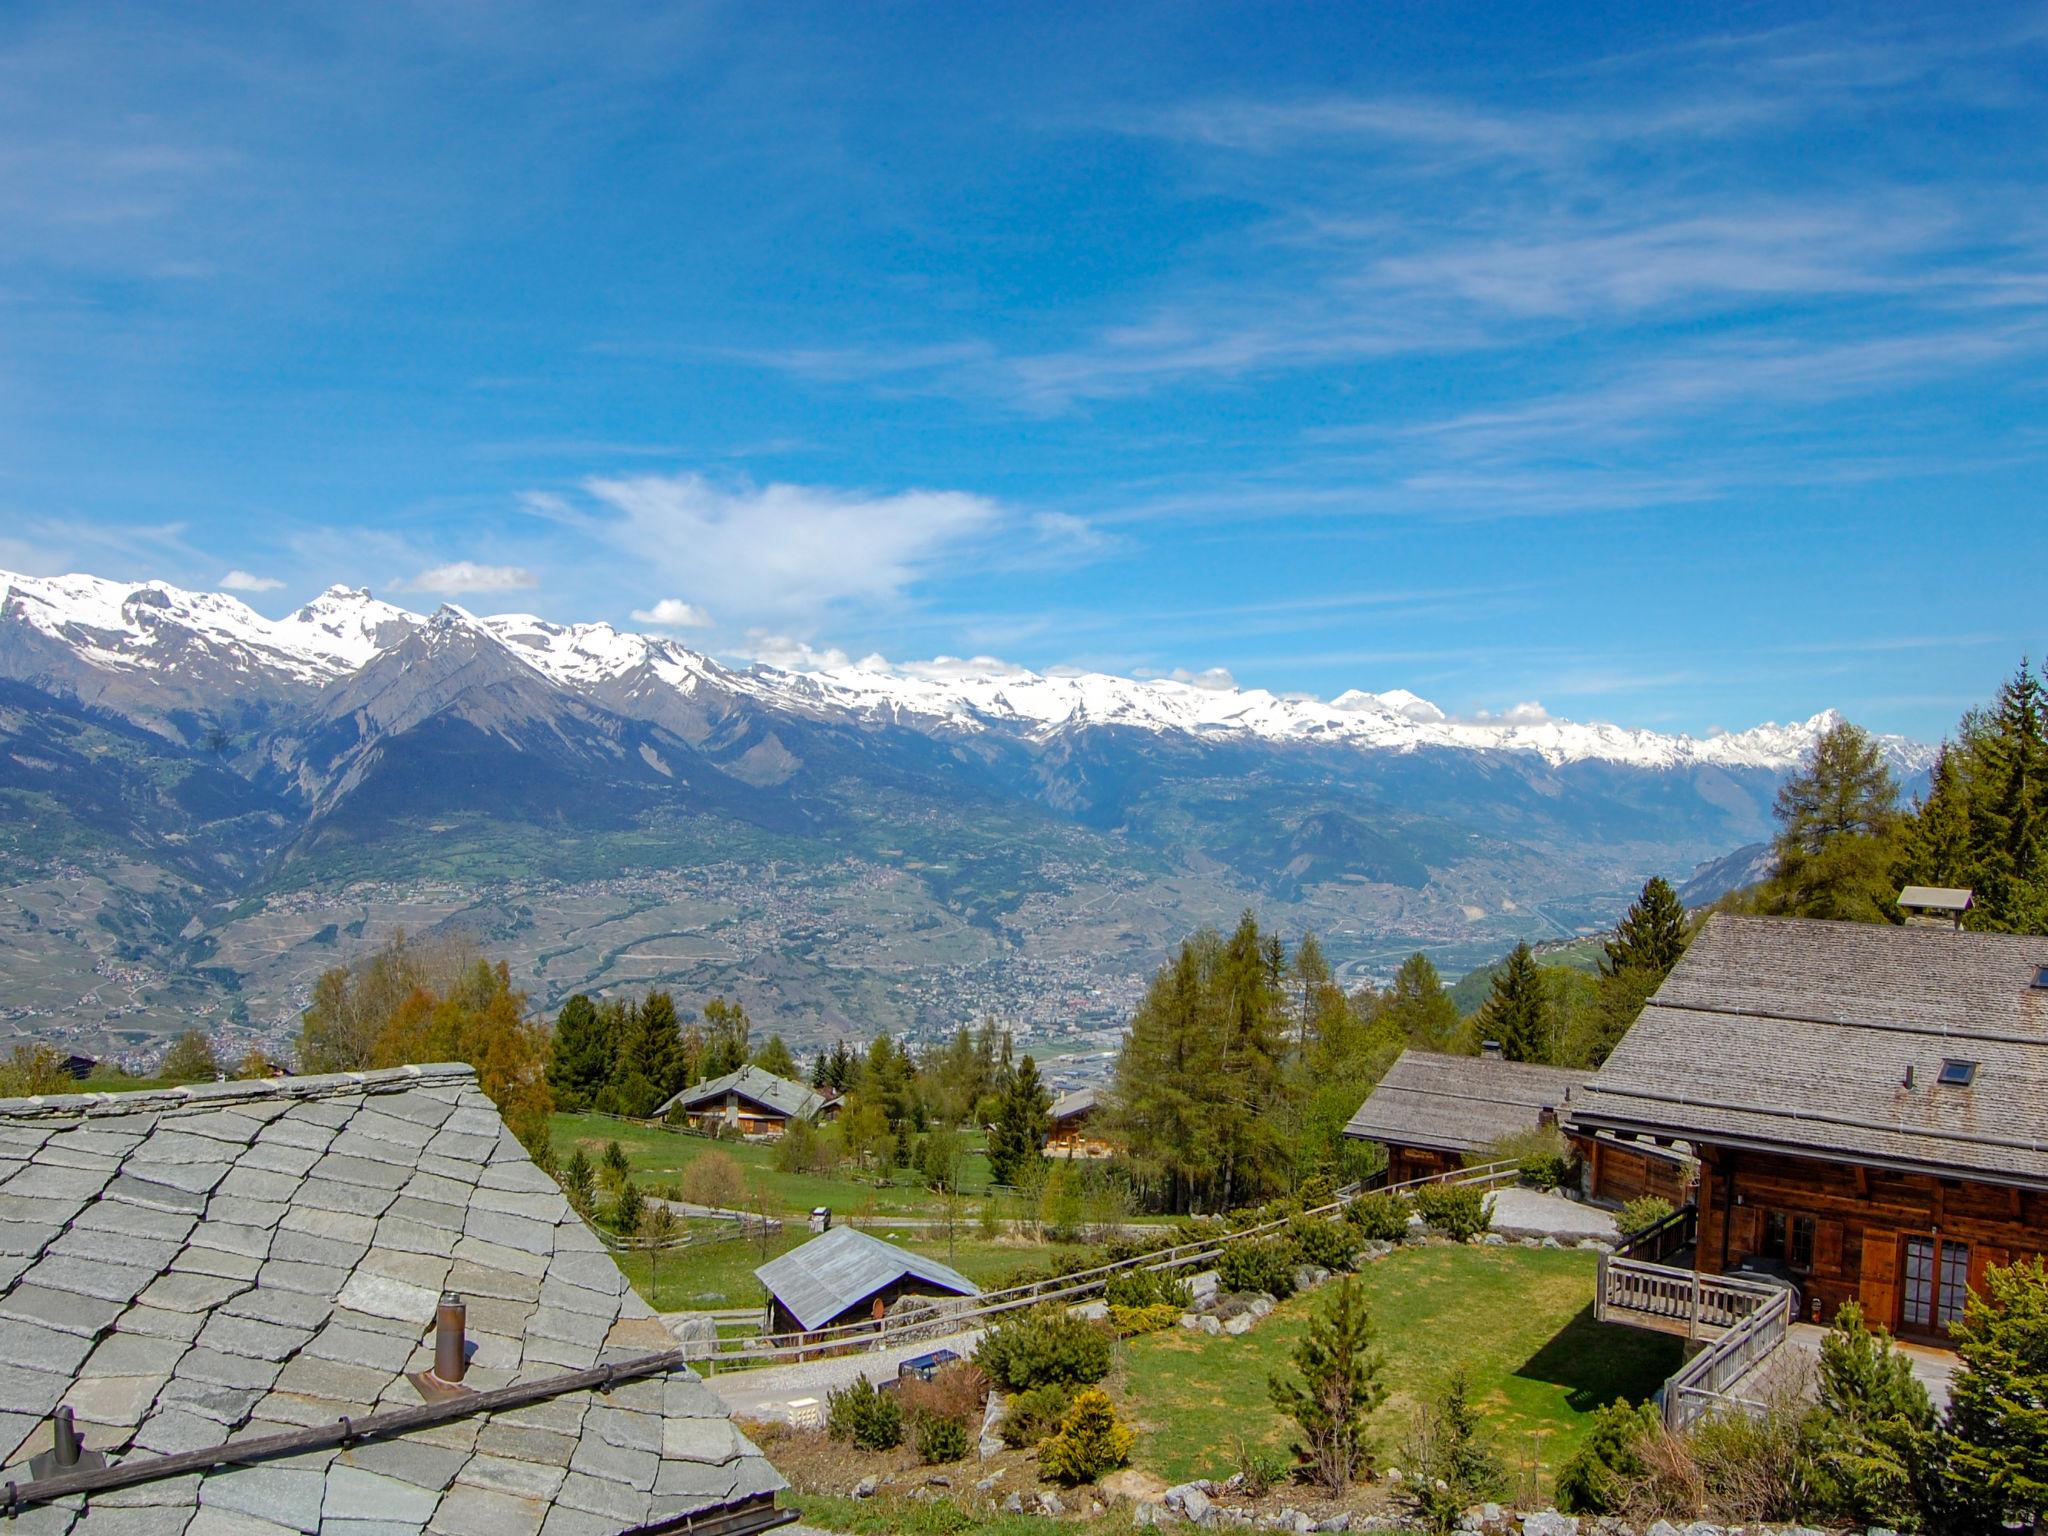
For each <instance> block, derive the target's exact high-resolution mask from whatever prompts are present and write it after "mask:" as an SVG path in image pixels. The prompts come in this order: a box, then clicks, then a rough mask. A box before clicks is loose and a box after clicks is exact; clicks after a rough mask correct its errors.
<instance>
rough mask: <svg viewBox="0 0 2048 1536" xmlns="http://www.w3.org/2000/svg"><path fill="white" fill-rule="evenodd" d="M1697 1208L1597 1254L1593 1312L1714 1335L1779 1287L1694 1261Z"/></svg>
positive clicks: (1609, 1319)
mask: <svg viewBox="0 0 2048 1536" xmlns="http://www.w3.org/2000/svg"><path fill="white" fill-rule="evenodd" d="M1698 1236H1699V1212H1698V1210H1697V1208H1695V1207H1694V1206H1691V1205H1686V1206H1683V1207H1681V1208H1680V1209H1678V1210H1676V1211H1673V1212H1672V1213H1671V1215H1669V1216H1668V1217H1666V1218H1665V1219H1664V1220H1663V1221H1660V1222H1659V1223H1657V1225H1656V1226H1654V1227H1651V1228H1649V1229H1648V1230H1647V1231H1643V1232H1639V1233H1637V1234H1636V1235H1635V1236H1634V1237H1632V1238H1630V1239H1629V1240H1628V1241H1627V1242H1626V1243H1624V1244H1622V1245H1621V1247H1619V1248H1617V1249H1616V1250H1615V1251H1614V1252H1613V1253H1611V1254H1608V1255H1606V1256H1605V1257H1603V1258H1602V1259H1601V1260H1600V1273H1599V1280H1598V1282H1597V1285H1596V1288H1595V1291H1594V1297H1593V1315H1594V1316H1595V1317H1597V1318H1598V1319H1599V1320H1600V1321H1601V1322H1603V1323H1627V1324H1629V1325H1630V1326H1632V1327H1636V1328H1650V1329H1654V1330H1656V1331H1657V1332H1659V1333H1675V1334H1678V1335H1679V1336H1680V1337H1682V1338H1687V1339H1716V1338H1719V1337H1720V1336H1721V1335H1722V1334H1724V1333H1726V1332H1728V1331H1729V1330H1730V1329H1731V1328H1735V1327H1737V1326H1738V1325H1740V1324H1741V1323H1743V1322H1745V1321H1747V1320H1748V1318H1749V1317H1750V1315H1751V1314H1752V1313H1754V1312H1756V1311H1757V1310H1758V1309H1759V1308H1761V1307H1763V1306H1764V1305H1765V1303H1767V1302H1769V1301H1771V1300H1772V1299H1773V1298H1774V1297H1776V1296H1779V1295H1780V1293H1779V1292H1778V1291H1776V1290H1775V1289H1773V1288H1772V1287H1771V1286H1768V1285H1762V1284H1759V1283H1758V1282H1756V1281H1753V1280H1738V1279H1735V1278H1733V1277H1731V1276H1727V1275H1703V1274H1701V1273H1700V1272H1699V1271H1698V1269H1696V1268H1695V1267H1694V1266H1693V1264H1692V1258H1693V1250H1694V1245H1695V1243H1696V1242H1697V1240H1698Z"/></svg>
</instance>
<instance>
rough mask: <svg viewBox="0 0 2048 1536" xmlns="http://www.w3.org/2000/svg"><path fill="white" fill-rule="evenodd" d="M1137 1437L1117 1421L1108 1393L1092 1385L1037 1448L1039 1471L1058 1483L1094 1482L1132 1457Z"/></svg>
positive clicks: (1076, 1399)
mask: <svg viewBox="0 0 2048 1536" xmlns="http://www.w3.org/2000/svg"><path fill="white" fill-rule="evenodd" d="M1136 1441H1137V1436H1135V1435H1133V1434H1132V1433H1131V1432H1130V1430H1128V1429H1126V1428H1125V1427H1124V1426H1123V1425H1121V1424H1119V1423H1117V1421H1116V1408H1115V1407H1114V1406H1113V1405H1112V1404H1111V1403H1110V1400H1109V1394H1108V1393H1106V1392H1103V1391H1101V1390H1100V1389H1098V1388H1094V1387H1091V1388H1089V1389H1088V1390H1087V1391H1086V1392H1083V1393H1082V1394H1081V1395H1080V1396H1079V1397H1077V1398H1075V1399H1074V1401H1073V1403H1072V1405H1071V1406H1069V1407H1068V1409H1067V1411H1066V1413H1065V1414H1064V1415H1063V1416H1062V1417H1061V1419H1060V1427H1059V1428H1058V1429H1056V1430H1055V1431H1053V1433H1052V1434H1051V1435H1049V1436H1048V1437H1047V1438H1046V1439H1045V1440H1043V1441H1041V1442H1040V1443H1039V1447H1038V1470H1039V1471H1040V1472H1041V1473H1042V1474H1044V1475H1045V1476H1046V1477H1049V1478H1051V1479H1052V1480H1053V1481H1054V1482H1056V1483H1092V1482H1094V1481H1095V1479H1096V1478H1098V1477H1100V1476H1101V1475H1102V1474H1103V1473H1105V1472H1107V1471H1109V1470H1110V1469H1111V1468H1112V1467H1120V1466H1122V1465H1123V1464H1124V1463H1125V1462H1127V1461H1129V1460H1130V1459H1131V1446H1132V1445H1133V1444H1135V1443H1136Z"/></svg>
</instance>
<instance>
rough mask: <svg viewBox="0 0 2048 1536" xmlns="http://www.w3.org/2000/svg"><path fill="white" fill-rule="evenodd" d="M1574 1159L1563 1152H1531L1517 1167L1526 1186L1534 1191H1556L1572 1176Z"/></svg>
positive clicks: (1517, 1171) (1516, 1169)
mask: <svg viewBox="0 0 2048 1536" xmlns="http://www.w3.org/2000/svg"><path fill="white" fill-rule="evenodd" d="M1572 1166H1573V1164H1572V1159H1571V1157H1570V1155H1569V1154H1568V1153H1563V1152H1531V1153H1530V1154H1529V1155H1528V1156H1527V1157H1524V1158H1522V1159H1521V1161H1520V1162H1518V1163H1517V1164H1516V1165H1515V1171H1516V1173H1517V1174H1518V1175H1519V1176H1520V1178H1521V1181H1522V1182H1523V1183H1524V1184H1527V1185H1529V1186H1530V1187H1531V1188H1534V1189H1556V1188H1558V1187H1559V1186H1560V1185H1562V1184H1563V1183H1564V1182H1565V1181H1566V1180H1567V1179H1569V1178H1570V1177H1571V1176H1572Z"/></svg>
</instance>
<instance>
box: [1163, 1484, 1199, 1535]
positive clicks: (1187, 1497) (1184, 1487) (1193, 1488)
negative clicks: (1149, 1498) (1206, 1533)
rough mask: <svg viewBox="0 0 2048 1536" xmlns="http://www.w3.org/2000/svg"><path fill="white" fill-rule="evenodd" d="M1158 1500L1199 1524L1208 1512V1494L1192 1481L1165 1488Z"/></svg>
mask: <svg viewBox="0 0 2048 1536" xmlns="http://www.w3.org/2000/svg"><path fill="white" fill-rule="evenodd" d="M1159 1502H1160V1503H1162V1504H1164V1505H1165V1506H1166V1507H1167V1508H1168V1509H1171V1510H1174V1511H1176V1512H1177V1513H1179V1514H1183V1515H1186V1516H1187V1517H1188V1519H1190V1520H1192V1521H1194V1522H1195V1524H1197V1525H1200V1524H1201V1523H1202V1521H1203V1519H1204V1517H1206V1516H1207V1515H1208V1513H1209V1495H1208V1494H1206V1493H1204V1492H1203V1491H1202V1490H1201V1488H1200V1487H1199V1486H1197V1485H1196V1484H1194V1483H1182V1484H1180V1485H1179V1486H1178V1487H1174V1488H1169V1489H1167V1490H1166V1492H1165V1494H1164V1495H1163V1496H1162V1497H1161V1498H1160V1501H1159Z"/></svg>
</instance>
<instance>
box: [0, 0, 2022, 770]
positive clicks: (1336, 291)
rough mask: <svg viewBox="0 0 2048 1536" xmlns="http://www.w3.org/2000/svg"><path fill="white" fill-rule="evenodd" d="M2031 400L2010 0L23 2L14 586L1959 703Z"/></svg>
mask: <svg viewBox="0 0 2048 1536" xmlns="http://www.w3.org/2000/svg"><path fill="white" fill-rule="evenodd" d="M2044 364H2048V10H2044V9H2043V8H2042V6H2040V5H2038V4H2035V5H2029V6H2013V7H1998V6H1985V7H1968V8H1962V7H1957V8H1952V9H1947V10H1943V11H1939V12H1938V13H1937V8H1934V7H1926V6H1913V7H1898V8H1895V9H1890V10H1887V9H1884V8H1878V7H1862V6H1859V7H1855V8H1845V9H1828V8H1815V7H1807V6H1799V5H1773V6H1713V5H1689V6H1685V7H1644V6H1641V5H1638V4H1628V5H1611V6H1602V5H1594V4H1586V3H1581V0H1574V3H1571V4H1559V3H1550V0H1539V3H1532V4H1530V5H1526V6H1519V7H1500V6H1486V7H1478V6H1465V7H1461V6H1457V5H1449V4H1429V5H1424V4H1414V5H1402V6H1364V5H1353V6H1342V7H1338V6H1329V7H1318V6H1309V5H1303V6H1288V7H1272V6H1261V5H1246V6H1202V5H1194V4H1159V5H1148V4H1143V3H1123V4H1118V5H1115V6H1100V5H1090V6H1073V7H1057V6H1042V7H1032V8H1024V7H1013V6H1001V5H990V6H961V5H938V6H930V7H924V6H918V5H909V4H905V5H855V4H846V3H838V4H828V5H820V6H816V7H805V6H795V5H755V6H740V5H733V6H723V5H703V6H689V5H682V4H666V3H665V4H659V5H650V6H645V7H634V6H611V5H595V4H591V5H576V4H559V5H531V6H525V5H519V4H505V5H483V4H474V5H471V4H462V3H439V4H433V5H418V6H411V5H404V4H396V3H393V4H378V5H363V6H359V7H354V8H347V7H342V6H334V5H328V6H317V7H316V6H306V7H294V6H282V5H262V6H254V5H252V6H234V5H227V4H222V5H211V6H200V7H193V6H181V5H164V6H136V7H128V6H119V5H94V6H77V5H66V4H34V3H30V4H15V5H11V6H9V7H6V8H5V9H4V11H0V566H10V567H13V568H15V569H26V570H29V571H31V572H34V573H47V572H52V571H56V570H63V569H85V570H91V571H95V572H98V573H101V574H106V575H116V576H136V577H142V576H161V577H165V578H167V579H171V580H174V581H178V582H180V583H183V584H187V585H194V586H203V587H211V586H215V585H218V584H219V583H220V582H221V581H222V579H223V577H225V576H226V575H228V573H230V572H233V573H235V574H236V575H237V576H239V577H241V578H245V579H244V580H243V581H241V583H240V585H242V586H243V588H244V595H245V596H246V597H247V598H248V599H249V600H250V601H251V602H253V603H254V604H255V605H257V606H258V607H260V608H263V609H265V610H266V611H270V612H273V613H277V612H283V611H285V610H286V609H288V608H290V607H291V606H293V605H295V604H296V603H297V602H299V601H302V600H303V599H304V598H305V597H307V596H310V595H311V594H312V593H313V592H315V591H317V590H318V589H319V588H320V587H322V586H325V585H326V584H328V583H330V582H335V581H342V582H348V583H350V584H367V585H369V586H372V587H374V588H376V589H377V590H378V591H379V592H380V593H382V594H383V595H387V596H390V597H392V598H394V599H396V600H399V601H404V602H407V603H410V604H412V605H414V606H431V605H432V604H434V603H435V602H438V601H440V600H442V599H443V598H444V597H445V598H447V599H448V600H452V601H457V602H460V603H462V604H463V605H465V606H467V607H470V608H472V609H476V610H478V611H484V612H496V611H504V610H524V611H533V612H538V613H542V614H545V615H548V616H550V617H555V618H560V619H577V618H605V619H610V620H613V621H615V622H618V623H621V624H626V625H633V626H635V627H642V628H645V627H649V625H650V623H652V622H655V621H656V620H659V621H665V622H667V623H669V624H670V625H671V626H672V627H673V628H674V630H675V632H676V633H677V634H679V635H681V636H683V637H684V638H685V639H686V640H687V641H688V642H689V643H692V644H695V645H698V646H700V647H702V648H705V649H708V650H711V651H713V652H714V653H716V654H719V655H722V656H725V657H728V658H733V659H746V658H748V657H760V658H763V659H772V660H777V661H791V660H801V659H802V658H804V657H807V656H809V657H817V656H829V655H830V654H832V653H833V652H835V651H836V652H844V653H846V654H849V655H854V656H860V655H865V654H868V653H871V652H878V653H880V654H882V655H885V656H888V657H890V658H892V659H898V660H909V659H915V658H924V657H930V656H933V655H938V654H950V655H980V654H986V655H991V656H998V657H1002V658H1004V659H1006V660H1009V661H1013V662H1018V663H1022V664H1025V665H1029V666H1033V667H1041V668H1043V667H1052V666H1083V667H1099V668H1105V669H1110V670H1116V671H1124V672H1136V673H1140V674H1148V673H1171V672H1174V671H1176V670H1180V671H1186V672H1189V673H1204V672H1208V671H1210V669H1216V668H1221V669H1225V670H1226V671H1227V672H1228V673H1229V674H1230V675H1232V676H1234V677H1235V678H1236V679H1237V680H1238V681H1240V682H1241V683H1244V684H1250V685H1259V686H1265V687H1270V688H1273V689H1276V690H1283V691H1284V690H1304V691H1308V692H1314V693H1319V694H1323V695H1325V696H1328V695H1333V694H1335V693H1337V692H1339V691H1341V690H1343V689H1344V688H1347V687H1364V688H1371V689H1386V688H1392V687H1397V686H1398V687H1409V688H1413V689H1415V690H1416V691H1418V692H1421V693H1423V694H1425V695H1427V696H1429V697H1432V698H1434V699H1436V700H1437V701H1438V702H1440V703H1442V704H1443V705H1445V706H1446V707H1447V708H1450V709H1452V710H1454V711H1459V712H1466V713H1477V712H1479V711H1484V710H1499V709H1504V708H1506V707H1508V706H1511V705H1514V704H1517V703H1521V702H1524V701H1529V700H1536V701H1540V702H1541V703H1542V704H1543V705H1544V706H1545V707H1546V708H1548V709H1549V710H1551V711H1552V712H1553V713H1556V714H1560V715H1567V716H1570V717H1574V718H1603V719H1615V720H1621V721H1624V722H1627V723H1632V724H1644V725H1653V726H1658V727H1662V728H1685V729H1692V730H1703V729H1708V728H1712V727H1715V726H1726V727H1740V726H1744V725H1748V724H1752V723H1755V722H1756V721H1758V720H1761V719H1764V718H1788V717H1791V716H1795V715H1805V714H1807V713H1810V712H1812V711H1813V710H1816V709H1819V708H1822V707H1825V706H1828V705H1835V706H1838V707H1841V708H1843V709H1845V710H1847V711H1849V712H1850V713H1851V714H1852V715H1854V716H1855V717H1857V718H1859V719H1861V720H1863V721H1864V722H1865V723H1867V724H1870V725H1873V726H1877V727H1881V728H1885V729H1896V730H1904V731H1909V732H1912V733H1915V734H1919V735H1923V736H1929V737H1932V736H1938V735H1939V734H1940V733H1941V732H1943V731H1944V730H1945V729H1947V728H1949V727H1950V726H1951V725H1952V724H1953V721H1954V719H1955V717H1956V715H1957V713H1958V712H1959V711H1960V710H1961V709H1962V708H1963V707H1965V706H1966V705H1968V704H1971V703H1973V702H1976V701H1979V700H1981V699H1983V698H1984V697H1986V696H1987V695H1988V694H1989V692H1990V691H1991V689H1992V688H1993V687H1994V686H1995V684H1996V682H1997V680H1998V679H1999V678H2000V677H2001V676H2002V675H2003V674H2005V673H2006V672H2008V671H2009V670H2010V669H2011V667H2012V666H2013V664H2014V663H2015V662H2016V661H2017V659H2018V658H2019V656H2020V654H2021V653H2022V652H2031V653H2034V654H2037V655H2038V654H2039V653H2040V652H2041V651H2042V650H2043V648H2044V646H2048V625H2044V624H2043V623H2042V614H2043V605H2042V602H2041V598H2040V592H2041V588H2042V570H2043V562H2044V559H2048V504H2044V503H2048V493H2044V489H2043V487H2044V484H2048V480H2044V464H2048V367H2044ZM270 583H277V585H275V586H272V585H269V584H270ZM636 613H638V614H642V615H653V616H656V619H655V620H648V619H642V620H636V619H635V618H634V617H633V616H634V615H635V614H636Z"/></svg>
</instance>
